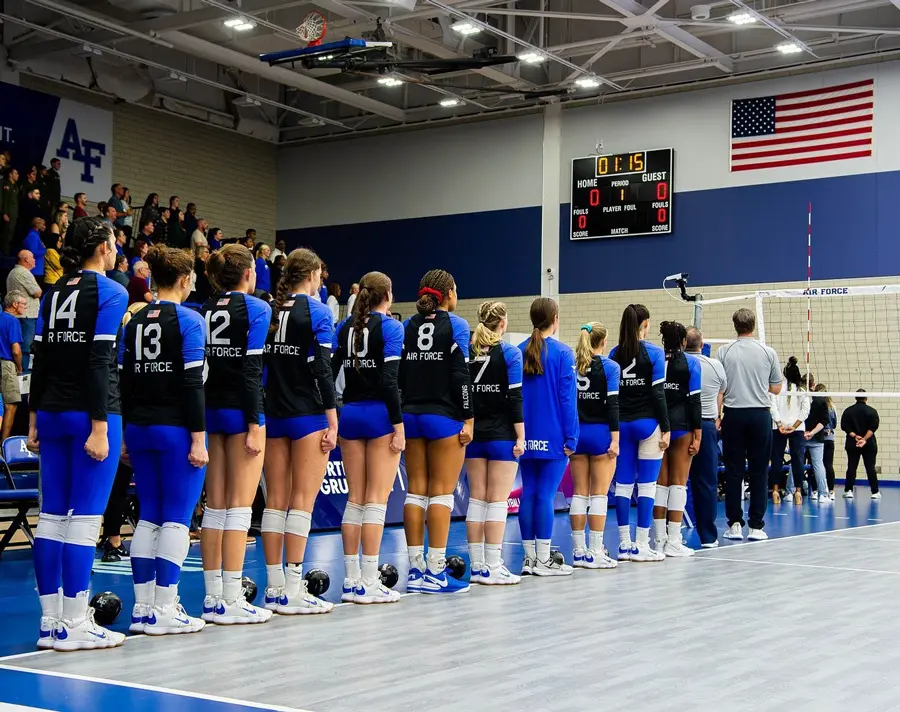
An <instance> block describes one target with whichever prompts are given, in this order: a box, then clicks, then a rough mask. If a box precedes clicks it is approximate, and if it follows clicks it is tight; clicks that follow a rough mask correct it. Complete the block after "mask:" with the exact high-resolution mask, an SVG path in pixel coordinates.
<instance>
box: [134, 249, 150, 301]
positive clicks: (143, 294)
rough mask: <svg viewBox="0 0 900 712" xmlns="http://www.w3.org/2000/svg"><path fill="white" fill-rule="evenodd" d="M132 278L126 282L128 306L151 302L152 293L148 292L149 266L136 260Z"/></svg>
mask: <svg viewBox="0 0 900 712" xmlns="http://www.w3.org/2000/svg"><path fill="white" fill-rule="evenodd" d="M133 270H134V276H133V277H132V278H131V280H130V281H129V282H128V304H129V305H131V304H136V303H140V302H147V303H148V304H149V303H150V302H152V301H153V293H152V292H151V291H150V266H149V265H148V264H147V263H146V262H144V261H143V260H138V261H137V262H135V263H134V265H133Z"/></svg>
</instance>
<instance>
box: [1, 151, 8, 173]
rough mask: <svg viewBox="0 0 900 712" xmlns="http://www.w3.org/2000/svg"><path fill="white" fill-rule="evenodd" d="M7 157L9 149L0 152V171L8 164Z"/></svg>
mask: <svg viewBox="0 0 900 712" xmlns="http://www.w3.org/2000/svg"><path fill="white" fill-rule="evenodd" d="M9 159H10V154H9V151H2V152H0V173H2V172H3V171H5V170H6V167H7V166H8V165H9Z"/></svg>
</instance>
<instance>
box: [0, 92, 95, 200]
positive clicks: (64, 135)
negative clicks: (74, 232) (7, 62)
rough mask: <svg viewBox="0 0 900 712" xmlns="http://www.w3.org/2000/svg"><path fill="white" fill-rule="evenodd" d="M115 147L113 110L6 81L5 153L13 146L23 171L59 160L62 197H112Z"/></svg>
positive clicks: (1, 112) (1, 130) (2, 110)
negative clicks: (28, 167) (110, 190)
mask: <svg viewBox="0 0 900 712" xmlns="http://www.w3.org/2000/svg"><path fill="white" fill-rule="evenodd" d="M112 146H113V115H112V112H111V111H105V110H103V109H98V108H96V107H93V106H88V105H86V104H79V103H78V102H75V101H70V100H69V99H60V98H59V97H56V96H52V95H50V94H45V93H43V92H39V91H34V90H33V89H25V88H23V87H18V86H15V85H13V84H5V83H2V82H0V151H3V150H9V152H10V153H11V154H12V165H13V166H15V167H17V168H19V172H20V173H22V172H23V171H22V169H23V168H25V167H26V166H31V165H45V166H49V165H50V161H51V160H53V159H54V158H58V159H59V160H60V163H61V166H60V170H59V176H60V185H61V188H62V195H64V196H68V197H72V196H74V195H75V194H76V193H86V194H87V196H88V201H89V202H97V201H100V200H106V199H107V198H109V187H110V185H112V182H113V178H112Z"/></svg>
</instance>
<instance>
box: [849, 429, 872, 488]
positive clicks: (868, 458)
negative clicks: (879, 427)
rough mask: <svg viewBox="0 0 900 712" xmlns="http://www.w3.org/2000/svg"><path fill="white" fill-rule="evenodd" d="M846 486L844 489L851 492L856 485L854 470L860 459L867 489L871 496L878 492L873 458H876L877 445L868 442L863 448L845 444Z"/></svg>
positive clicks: (870, 441)
mask: <svg viewBox="0 0 900 712" xmlns="http://www.w3.org/2000/svg"><path fill="white" fill-rule="evenodd" d="M844 449H845V450H846V451H847V484H846V485H845V487H844V489H846V490H848V491H849V490H852V489H853V487H854V485H856V468H857V467H859V458H860V457H862V461H863V466H864V467H865V468H866V477H868V478H869V487H871V488H872V494H875V493H876V492H877V491H878V475H876V474H875V458H876V457H877V456H878V443H877V442H875V441H874V440H869V442H867V443H866V446H865V447H856V444H855V443H849V442H848V443H847V444H846V446H845V448H844Z"/></svg>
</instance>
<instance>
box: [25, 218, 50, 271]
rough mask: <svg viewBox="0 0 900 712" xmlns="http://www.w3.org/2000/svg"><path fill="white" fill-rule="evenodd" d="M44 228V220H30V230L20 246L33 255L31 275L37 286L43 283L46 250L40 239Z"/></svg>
mask: <svg viewBox="0 0 900 712" xmlns="http://www.w3.org/2000/svg"><path fill="white" fill-rule="evenodd" d="M46 227H47V225H46V223H45V222H44V218H35V219H34V220H32V221H31V229H30V230H29V231H28V234H27V235H26V236H25V242H24V243H23V244H22V246H23V247H24V248H25V249H26V250H29V251H30V252H31V254H32V255H34V267H33V268H32V269H31V273H32V274H33V275H34V277H35V279H37V281H38V284H41V283H42V282H43V281H44V255H45V254H46V253H47V248H46V247H45V246H44V241H43V240H42V239H41V233H42V232H44V229H45V228H46Z"/></svg>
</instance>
